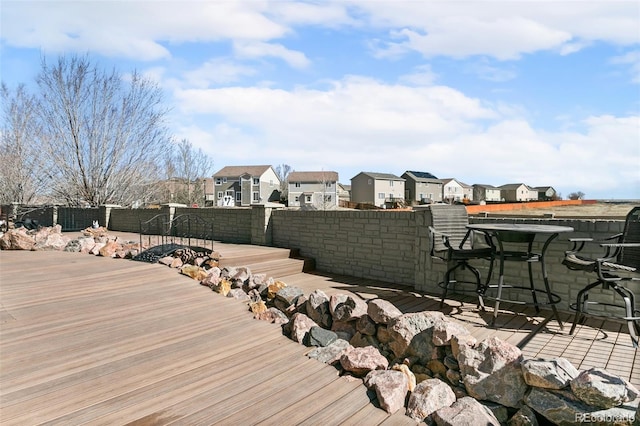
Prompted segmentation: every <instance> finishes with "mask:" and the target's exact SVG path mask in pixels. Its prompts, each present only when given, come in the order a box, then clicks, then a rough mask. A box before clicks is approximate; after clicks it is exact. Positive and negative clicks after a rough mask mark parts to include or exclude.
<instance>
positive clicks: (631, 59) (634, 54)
mask: <svg viewBox="0 0 640 426" xmlns="http://www.w3.org/2000/svg"><path fill="white" fill-rule="evenodd" d="M611 63H612V64H622V65H629V67H630V71H629V72H630V73H631V81H633V82H634V83H640V50H634V51H631V52H627V53H625V54H624V55H621V56H616V57H614V58H611Z"/></svg>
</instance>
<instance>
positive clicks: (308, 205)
mask: <svg viewBox="0 0 640 426" xmlns="http://www.w3.org/2000/svg"><path fill="white" fill-rule="evenodd" d="M288 181H289V187H288V189H289V207H300V208H303V209H310V210H333V209H335V208H336V207H337V206H338V173H336V172H330V171H320V172H295V171H294V172H291V173H289V176H288Z"/></svg>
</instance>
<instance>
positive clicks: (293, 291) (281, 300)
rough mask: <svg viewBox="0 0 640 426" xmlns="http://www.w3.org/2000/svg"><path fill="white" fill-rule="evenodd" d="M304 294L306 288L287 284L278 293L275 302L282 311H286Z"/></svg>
mask: <svg viewBox="0 0 640 426" xmlns="http://www.w3.org/2000/svg"><path fill="white" fill-rule="evenodd" d="M303 295H304V290H302V289H301V288H300V287H294V286H287V287H284V288H282V289H280V290H278V292H277V293H276V295H275V297H274V301H273V303H274V304H275V305H276V307H277V308H278V309H280V310H281V311H286V310H287V309H289V307H290V306H292V305H294V306H295V303H296V301H297V300H298V298H299V297H301V296H303Z"/></svg>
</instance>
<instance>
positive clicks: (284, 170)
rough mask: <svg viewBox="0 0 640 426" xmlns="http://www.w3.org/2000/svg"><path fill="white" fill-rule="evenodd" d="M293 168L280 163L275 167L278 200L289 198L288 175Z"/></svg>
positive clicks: (285, 200)
mask: <svg viewBox="0 0 640 426" xmlns="http://www.w3.org/2000/svg"><path fill="white" fill-rule="evenodd" d="M291 172H293V168H292V167H291V166H290V165H288V164H280V165H278V166H277V167H276V175H277V176H278V179H280V200H281V201H282V202H284V203H286V202H287V200H288V199H289V175H290V174H291Z"/></svg>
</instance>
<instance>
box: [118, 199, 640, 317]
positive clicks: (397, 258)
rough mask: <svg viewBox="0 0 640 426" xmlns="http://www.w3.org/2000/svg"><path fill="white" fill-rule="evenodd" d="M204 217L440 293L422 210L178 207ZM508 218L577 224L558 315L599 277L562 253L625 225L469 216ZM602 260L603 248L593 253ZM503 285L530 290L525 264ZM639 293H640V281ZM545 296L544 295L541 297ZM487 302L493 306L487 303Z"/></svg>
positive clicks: (554, 251) (146, 213) (223, 227)
mask: <svg viewBox="0 0 640 426" xmlns="http://www.w3.org/2000/svg"><path fill="white" fill-rule="evenodd" d="M160 212H161V211H160V210H158V209H147V210H145V209H136V210H130V209H114V210H112V211H111V216H110V223H109V229H112V230H117V231H128V232H138V230H139V223H140V219H143V220H146V219H149V218H151V217H152V216H153V215H155V214H158V213H160ZM186 212H189V213H193V214H198V215H199V216H201V217H202V218H203V219H205V220H209V221H212V222H213V224H214V235H215V239H216V240H218V241H222V242H233V243H247V244H249V243H250V244H262V245H273V246H276V247H285V248H291V249H299V250H300V253H301V254H302V255H303V256H308V257H311V258H313V259H314V260H315V264H316V268H317V269H318V270H320V271H326V272H331V273H336V274H345V275H351V276H355V277H361V278H367V279H374V280H380V281H384V282H389V283H394V284H400V285H407V286H411V287H412V288H414V289H415V290H417V291H420V292H425V293H432V294H440V293H441V291H442V290H441V288H440V287H439V286H438V283H439V282H440V281H442V278H443V274H444V271H445V270H446V266H447V265H445V264H444V263H443V262H441V261H439V260H437V259H432V258H431V256H430V254H429V235H428V229H427V228H428V226H429V225H430V220H431V219H430V215H429V214H428V212H427V211H426V210H418V211H351V210H337V211H300V210H287V209H271V208H264V207H260V208H207V209H191V208H177V209H176V211H175V213H176V214H182V213H186ZM482 221H490V222H496V221H503V222H511V223H537V224H549V225H561V226H571V227H573V228H574V229H575V232H573V233H568V234H560V236H559V237H558V238H557V239H556V240H554V241H553V242H552V243H551V245H550V246H549V249H548V251H547V255H546V265H547V273H548V276H549V279H550V284H551V287H552V290H553V292H555V293H556V294H558V295H559V296H560V297H561V299H562V302H561V303H560V304H559V305H558V308H559V309H560V310H564V311H568V310H569V304H571V303H573V302H574V301H575V299H576V296H577V293H578V291H579V290H580V289H581V288H582V287H583V286H585V285H586V284H588V283H589V282H591V281H592V280H593V276H592V275H590V274H587V273H584V272H580V271H570V270H568V269H567V268H566V267H565V266H564V265H563V264H562V260H563V258H564V252H565V251H566V250H568V249H569V248H570V247H571V244H570V243H569V241H568V240H569V238H577V237H594V238H596V239H602V238H605V237H608V236H610V235H613V234H616V233H619V232H622V230H623V227H624V221H622V220H593V219H586V220H579V219H553V218H544V219H519V218H480V217H470V222H471V223H479V222H482ZM542 244H543V242H542V240H540V241H537V242H536V243H534V250H537V251H540V250H541V249H542ZM590 253H591V254H592V255H597V254H598V250H597V248H595V246H594V248H593V249H592V250H591V251H590ZM472 263H473V264H474V266H476V267H478V269H479V270H480V271H481V273H482V274H483V279H484V278H485V277H486V276H487V272H488V262H486V261H482V260H480V261H474V262H472ZM532 267H533V275H534V280H536V283H538V284H539V285H541V284H542V272H541V268H540V265H539V264H537V263H533V264H532ZM457 274H458V275H457V276H456V279H457V280H459V281H466V280H469V279H470V278H472V276H471V275H470V273H469V272H468V271H461V272H458V273H457ZM497 278H498V264H497V262H496V264H495V267H494V276H493V279H492V282H493V283H496V282H497ZM505 282H506V284H513V285H528V269H527V264H526V263H521V262H507V264H506V267H505ZM637 287H638V288H633V289H632V290H634V291H635V292H636V293H637V294H640V284H639V285H637ZM600 293H601V294H600V296H598V295H597V294H598V292H596V293H595V294H594V296H592V299H594V298H598V297H599V299H597V300H602V301H608V302H611V301H613V298H612V296H611V293H610V292H607V291H605V292H600ZM504 296H505V297H507V298H512V299H514V300H522V301H529V300H530V298H529V295H528V293H527V292H524V291H522V290H518V291H516V290H513V291H511V292H509V291H508V290H507V291H506V293H505V295H504ZM540 296H541V297H544V295H540ZM487 303H488V304H489V305H491V304H492V302H491V301H487Z"/></svg>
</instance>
